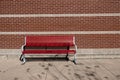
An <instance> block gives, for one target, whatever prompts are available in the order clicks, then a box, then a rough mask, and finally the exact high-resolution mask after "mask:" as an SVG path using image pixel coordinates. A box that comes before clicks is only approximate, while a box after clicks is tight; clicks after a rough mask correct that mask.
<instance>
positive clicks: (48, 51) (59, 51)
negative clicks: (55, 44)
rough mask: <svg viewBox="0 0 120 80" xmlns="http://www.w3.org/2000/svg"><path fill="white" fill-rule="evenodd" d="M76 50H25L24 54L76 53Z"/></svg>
mask: <svg viewBox="0 0 120 80" xmlns="http://www.w3.org/2000/svg"><path fill="white" fill-rule="evenodd" d="M75 52H76V51H75V50H24V51H23V52H22V53H23V54H51V53H52V54H67V53H69V54H75Z"/></svg>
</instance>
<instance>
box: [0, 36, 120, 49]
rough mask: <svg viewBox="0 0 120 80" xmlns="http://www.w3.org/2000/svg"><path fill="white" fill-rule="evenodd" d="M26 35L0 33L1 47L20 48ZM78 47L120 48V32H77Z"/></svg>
mask: <svg viewBox="0 0 120 80" xmlns="http://www.w3.org/2000/svg"><path fill="white" fill-rule="evenodd" d="M24 37H25V35H0V44H1V45H0V49H12V48H13V49H19V48H21V45H23V44H24ZM75 37H76V43H77V45H78V48H120V34H80V35H78V34H76V35H75Z"/></svg>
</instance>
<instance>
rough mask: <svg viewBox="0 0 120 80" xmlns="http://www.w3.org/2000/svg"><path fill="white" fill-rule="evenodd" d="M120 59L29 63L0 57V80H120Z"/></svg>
mask: <svg viewBox="0 0 120 80" xmlns="http://www.w3.org/2000/svg"><path fill="white" fill-rule="evenodd" d="M119 63H120V59H78V61H77V65H74V64H73V63H72V62H71V61H57V60H50V61H43V60H39V61H29V62H27V63H26V64H24V65H22V64H21V62H20V61H19V58H18V57H14V56H13V57H10V58H9V57H6V56H0V80H120V64H119Z"/></svg>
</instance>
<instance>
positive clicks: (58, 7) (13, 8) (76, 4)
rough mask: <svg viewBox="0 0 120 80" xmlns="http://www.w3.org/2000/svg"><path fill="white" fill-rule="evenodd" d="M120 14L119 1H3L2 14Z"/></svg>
mask: <svg viewBox="0 0 120 80" xmlns="http://www.w3.org/2000/svg"><path fill="white" fill-rule="evenodd" d="M111 12H115V13H119V12H120V1H119V0H59V1H58V0H2V1H0V14H21V13H22V14H27V13H29V14H31V13H37V14H38V13H39V14H42V13H43V14H47V13H50V14H57V13H111Z"/></svg>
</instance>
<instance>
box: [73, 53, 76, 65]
mask: <svg viewBox="0 0 120 80" xmlns="http://www.w3.org/2000/svg"><path fill="white" fill-rule="evenodd" d="M73 63H74V64H76V54H75V55H74V59H73Z"/></svg>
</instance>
